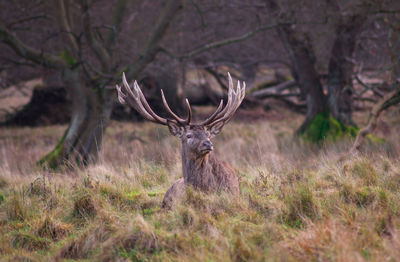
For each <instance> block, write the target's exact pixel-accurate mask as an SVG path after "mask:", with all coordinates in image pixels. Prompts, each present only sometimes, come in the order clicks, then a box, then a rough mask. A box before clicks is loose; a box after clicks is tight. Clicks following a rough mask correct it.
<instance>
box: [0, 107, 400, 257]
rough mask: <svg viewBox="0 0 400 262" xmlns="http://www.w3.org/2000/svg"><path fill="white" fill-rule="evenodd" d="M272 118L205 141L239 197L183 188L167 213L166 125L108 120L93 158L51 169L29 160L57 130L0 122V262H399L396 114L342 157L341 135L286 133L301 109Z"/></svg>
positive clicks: (174, 161)
mask: <svg viewBox="0 0 400 262" xmlns="http://www.w3.org/2000/svg"><path fill="white" fill-rule="evenodd" d="M274 116H276V117H271V119H264V120H257V121H253V122H238V121H235V122H233V123H230V124H229V125H228V126H226V127H225V129H224V131H223V132H222V134H221V135H220V136H219V137H218V138H217V139H216V141H215V144H216V154H217V155H218V156H219V157H220V158H222V159H223V160H225V161H227V162H229V163H230V164H231V165H232V166H233V167H234V169H235V170H236V171H237V173H238V175H239V177H240V182H241V195H240V199H239V200H238V201H236V200H233V199H231V198H230V196H229V195H225V194H219V195H213V194H211V195H205V194H203V193H201V192H197V191H195V190H193V189H189V190H188V192H187V194H186V196H185V199H184V201H183V204H182V205H181V206H178V207H177V208H176V209H175V210H173V211H169V212H165V211H163V210H160V204H161V201H162V198H163V195H164V193H165V192H166V190H167V189H168V188H169V186H170V185H172V183H173V182H174V181H175V180H176V179H178V178H179V177H181V170H180V168H181V164H180V143H179V141H178V140H177V139H176V138H174V137H171V136H170V135H169V132H168V130H167V128H165V127H160V126H156V125H154V124H151V123H139V124H134V123H117V122H113V123H111V125H110V128H108V129H107V134H106V135H105V139H104V143H103V149H102V151H101V154H100V160H99V162H98V164H96V165H93V166H90V167H88V168H87V169H84V170H60V171H57V172H50V171H43V170H41V169H40V168H38V167H36V166H35V162H36V161H37V160H38V159H39V158H40V157H41V156H43V155H44V154H45V153H47V152H48V151H49V150H51V149H52V147H53V146H54V145H55V144H56V142H57V139H58V138H59V137H60V136H61V134H62V133H63V130H64V129H65V126H51V127H41V128H18V129H15V128H5V129H2V130H0V260H4V261H9V260H11V261H62V260H68V261H75V260H86V261H87V260H88V261H398V260H399V257H400V251H399V250H400V218H399V214H400V192H399V188H400V160H399V154H400V144H399V141H400V139H399V138H400V137H399V132H398V130H400V121H399V120H400V114H399V112H398V110H397V111H395V110H394V111H391V112H388V113H387V114H386V115H385V118H384V122H382V123H381V125H380V126H381V129H380V130H379V131H378V136H381V137H384V138H385V139H386V142H385V143H383V144H379V145H366V147H365V148H364V152H363V153H362V154H359V155H356V156H352V157H350V158H349V159H346V160H345V161H344V162H341V163H337V162H336V161H335V160H336V157H337V155H338V154H339V153H340V152H344V151H345V150H346V149H348V148H349V147H350V145H351V144H350V143H351V141H341V142H337V143H335V144H332V143H327V144H326V145H324V146H323V148H322V149H318V148H316V147H315V146H312V145H308V144H304V143H302V142H301V141H300V142H299V141H294V140H292V138H291V137H292V132H293V130H294V129H295V127H296V126H298V125H299V123H300V122H301V116H296V115H292V114H290V113H288V112H286V111H284V112H282V113H281V114H276V113H275V115H274ZM279 116H280V117H279ZM365 117H366V115H365V114H357V115H356V118H357V119H359V121H358V122H359V123H363V122H364V123H365ZM137 137H140V138H141V139H142V140H143V141H140V140H138V139H137Z"/></svg>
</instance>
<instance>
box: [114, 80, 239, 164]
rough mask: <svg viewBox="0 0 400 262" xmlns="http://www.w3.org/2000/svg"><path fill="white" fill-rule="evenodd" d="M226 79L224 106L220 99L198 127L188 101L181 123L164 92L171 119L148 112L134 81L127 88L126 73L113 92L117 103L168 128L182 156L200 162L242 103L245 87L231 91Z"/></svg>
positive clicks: (162, 94)
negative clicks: (181, 151)
mask: <svg viewBox="0 0 400 262" xmlns="http://www.w3.org/2000/svg"><path fill="white" fill-rule="evenodd" d="M228 79H229V90H228V101H227V103H226V105H225V106H223V104H224V102H223V99H221V102H220V104H219V106H218V107H217V109H216V110H215V112H214V113H213V114H211V115H210V116H209V117H208V118H207V119H205V120H203V121H201V122H199V123H192V122H191V121H192V109H191V107H190V103H189V100H188V99H186V100H185V102H186V107H187V111H188V113H187V117H186V118H185V119H183V118H181V117H179V116H178V115H176V114H175V113H174V112H172V110H171V109H170V107H169V105H168V103H167V100H166V99H165V96H164V92H163V90H161V98H162V101H163V104H164V107H165V110H166V111H167V112H168V113H169V114H170V115H171V118H163V117H160V116H158V115H157V114H156V113H154V111H153V110H152V109H151V107H150V106H149V104H148V102H147V100H146V98H145V97H144V95H143V92H142V90H141V89H140V87H139V85H138V84H137V82H136V81H135V82H134V84H133V88H131V87H130V86H129V84H128V82H127V81H126V77H125V73H124V74H123V75H122V83H123V85H122V87H121V86H119V85H117V86H116V88H117V91H118V100H119V102H120V103H122V104H126V103H128V104H129V105H130V106H132V107H133V108H135V109H136V110H137V111H138V112H139V113H140V114H141V115H142V116H143V117H144V118H145V119H147V120H149V121H152V122H154V123H158V124H161V125H166V126H168V128H169V131H170V132H171V134H172V135H174V136H176V137H178V138H180V139H181V142H182V149H183V151H184V152H185V155H187V156H188V157H190V158H199V157H204V156H205V155H207V154H208V153H210V152H211V151H212V150H213V144H212V142H211V140H210V139H211V138H213V137H214V136H216V135H218V134H219V133H220V132H221V130H222V128H223V126H224V125H225V124H226V123H227V122H228V121H229V120H230V119H231V118H232V117H233V115H234V114H235V112H236V110H237V109H238V107H239V106H240V104H241V102H242V101H243V99H244V96H245V88H246V84H245V83H244V82H243V86H242V87H241V86H240V82H239V81H238V84H237V86H236V89H234V87H233V81H232V78H231V75H230V74H229V73H228Z"/></svg>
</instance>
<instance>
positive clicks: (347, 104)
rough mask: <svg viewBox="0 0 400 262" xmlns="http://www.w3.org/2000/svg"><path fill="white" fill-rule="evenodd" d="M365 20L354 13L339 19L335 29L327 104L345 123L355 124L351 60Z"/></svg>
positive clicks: (335, 115) (334, 114) (334, 115)
mask: <svg viewBox="0 0 400 262" xmlns="http://www.w3.org/2000/svg"><path fill="white" fill-rule="evenodd" d="M364 21H365V17H364V16H360V15H355V16H352V17H350V18H348V19H346V21H341V22H340V23H339V25H338V27H337V29H336V39H335V41H334V44H333V48H332V52H331V58H330V61H329V72H328V84H327V86H328V105H329V109H330V112H331V114H332V116H333V117H334V118H336V119H337V120H338V121H339V122H340V123H342V124H345V125H351V126H355V123H354V121H353V118H352V112H353V105H352V102H353V101H352V95H353V84H352V80H353V62H352V61H351V59H352V57H353V53H354V49H355V45H356V39H357V35H358V33H359V32H360V28H361V26H362V25H363V23H364Z"/></svg>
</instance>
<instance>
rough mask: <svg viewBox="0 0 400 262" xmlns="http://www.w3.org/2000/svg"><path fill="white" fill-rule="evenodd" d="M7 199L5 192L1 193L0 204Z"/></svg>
mask: <svg viewBox="0 0 400 262" xmlns="http://www.w3.org/2000/svg"><path fill="white" fill-rule="evenodd" d="M5 201H6V196H5V195H4V194H3V193H0V204H1V203H3V202H5Z"/></svg>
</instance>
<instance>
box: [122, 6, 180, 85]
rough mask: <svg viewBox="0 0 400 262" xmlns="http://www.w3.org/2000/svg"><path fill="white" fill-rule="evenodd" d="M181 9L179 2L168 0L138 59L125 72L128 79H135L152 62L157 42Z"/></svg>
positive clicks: (156, 51) (155, 53)
mask: <svg viewBox="0 0 400 262" xmlns="http://www.w3.org/2000/svg"><path fill="white" fill-rule="evenodd" d="M180 8H181V1H180V0H169V1H168V2H167V3H166V5H165V7H164V10H163V11H162V13H161V15H160V17H159V19H158V21H157V23H156V25H155V26H154V28H153V31H152V32H151V34H150V38H149V40H148V42H147V44H146V47H145V48H144V49H143V51H142V52H141V54H140V55H139V59H138V60H136V61H135V62H134V64H132V65H131V66H130V67H129V69H128V70H127V72H126V75H127V77H128V78H136V77H137V75H138V74H139V73H140V72H141V71H142V70H143V69H144V68H145V66H146V65H147V64H148V63H150V62H151V61H153V60H154V58H155V56H156V55H157V53H158V52H159V51H161V49H160V47H159V42H160V41H161V39H162V37H163V36H164V34H165V32H166V30H167V28H168V26H169V25H170V23H171V21H172V19H173V18H174V16H175V14H176V13H177V11H178V10H179V9H180Z"/></svg>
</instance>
